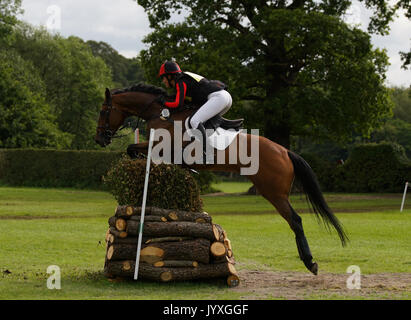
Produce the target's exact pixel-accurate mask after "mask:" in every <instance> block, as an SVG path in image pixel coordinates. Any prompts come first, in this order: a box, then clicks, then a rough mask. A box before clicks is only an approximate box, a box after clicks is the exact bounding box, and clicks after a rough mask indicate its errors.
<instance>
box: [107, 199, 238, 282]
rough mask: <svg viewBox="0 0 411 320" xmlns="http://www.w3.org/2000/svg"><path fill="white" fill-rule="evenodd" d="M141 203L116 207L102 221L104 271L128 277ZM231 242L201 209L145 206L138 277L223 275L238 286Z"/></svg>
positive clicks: (131, 272)
mask: <svg viewBox="0 0 411 320" xmlns="http://www.w3.org/2000/svg"><path fill="white" fill-rule="evenodd" d="M140 214H141V207H133V206H118V207H117V208H116V211H115V215H114V216H112V217H110V218H109V219H108V224H109V229H108V230H107V233H106V244H107V250H106V259H105V265H104V273H105V275H106V276H107V277H109V278H115V277H121V278H133V276H134V269H135V261H136V254H137V242H138V238H137V237H138V233H139V230H140ZM234 264H235V260H234V255H233V250H232V247H231V242H230V240H229V239H228V238H227V233H226V232H225V231H224V230H223V228H222V227H221V226H220V225H218V224H214V223H213V222H212V219H211V217H210V216H209V215H208V214H207V213H206V212H188V211H181V210H170V209H162V208H157V207H146V210H145V216H144V226H143V237H142V245H141V253H140V264H139V271H138V277H139V278H141V279H147V280H155V281H161V282H168V281H182V280H194V279H211V278H225V279H226V280H227V284H228V285H229V286H230V287H234V286H237V285H238V284H239V277H238V275H237V272H236V269H235V267H234Z"/></svg>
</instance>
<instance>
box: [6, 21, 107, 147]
mask: <svg viewBox="0 0 411 320" xmlns="http://www.w3.org/2000/svg"><path fill="white" fill-rule="evenodd" d="M15 38H16V41H15V42H14V43H13V45H12V48H13V49H14V50H16V51H17V52H18V53H19V54H20V55H21V56H22V57H23V59H25V60H26V61H29V62H30V63H31V64H32V65H33V66H34V68H35V69H36V70H37V71H38V73H39V75H40V77H41V79H42V80H43V81H44V84H45V88H46V96H45V98H46V100H47V102H48V103H49V104H50V106H51V108H52V112H53V114H54V115H55V116H56V121H57V123H58V127H59V129H60V130H62V131H64V132H67V133H70V134H71V135H73V140H72V143H71V145H70V148H72V149H88V148H95V143H94V141H93V136H94V134H95V124H96V117H97V114H98V111H99V109H100V107H101V103H102V101H103V99H104V89H105V88H106V87H110V86H111V83H112V82H111V71H110V69H109V68H108V67H107V66H106V64H105V63H104V61H103V60H102V59H101V58H99V57H95V56H94V55H93V53H92V51H91V49H90V48H89V47H88V46H87V45H86V44H85V43H84V41H83V40H81V39H79V38H77V37H69V38H64V37H62V36H60V35H51V34H50V33H48V32H47V31H46V30H44V29H39V28H33V27H31V26H29V25H24V24H21V25H20V28H18V29H17V30H16V32H15Z"/></svg>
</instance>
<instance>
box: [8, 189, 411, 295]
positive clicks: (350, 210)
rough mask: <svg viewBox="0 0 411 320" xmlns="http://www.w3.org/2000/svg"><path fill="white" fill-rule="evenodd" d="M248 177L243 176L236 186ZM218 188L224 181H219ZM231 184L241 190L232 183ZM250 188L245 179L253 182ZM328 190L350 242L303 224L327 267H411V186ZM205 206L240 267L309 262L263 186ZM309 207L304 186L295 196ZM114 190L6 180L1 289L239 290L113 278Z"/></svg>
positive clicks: (302, 207) (306, 219) (293, 266)
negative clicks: (52, 281)
mask: <svg viewBox="0 0 411 320" xmlns="http://www.w3.org/2000/svg"><path fill="white" fill-rule="evenodd" d="M244 187H246V186H241V187H240V186H238V185H237V186H235V188H234V189H235V191H234V192H242V191H238V190H239V189H242V188H244ZM217 188H218V186H217ZM224 188H225V190H224V191H225V192H227V191H230V190H233V189H230V187H229V186H228V185H224ZM246 189H247V188H246ZM401 197H402V195H400V194H384V195H378V194H372V195H364V194H360V195H354V194H326V199H327V200H328V202H329V205H330V206H331V207H332V208H333V209H334V210H335V212H337V216H338V218H339V219H340V220H341V222H342V223H343V224H344V226H345V228H346V230H347V232H348V235H349V237H350V242H349V244H348V246H347V247H345V248H343V247H342V246H341V244H340V242H339V239H338V236H337V235H336V233H335V232H333V231H332V232H331V233H329V232H328V231H327V230H326V229H325V228H324V227H323V226H322V225H321V224H319V223H318V222H317V219H316V218H315V216H314V215H312V214H305V213H303V214H302V215H301V216H302V218H303V224H304V228H305V233H306V236H307V239H308V241H309V244H310V246H311V251H312V253H313V256H314V258H315V260H316V261H317V262H318V264H319V267H320V272H330V273H339V274H344V273H346V270H347V267H348V266H350V265H357V266H359V267H360V268H361V272H362V273H363V274H371V273H402V272H406V273H411V250H410V249H411V235H410V230H411V196H408V198H407V202H406V206H405V210H404V211H403V212H402V213H400V212H399V208H400V204H401ZM203 201H204V210H205V211H207V212H208V213H209V214H211V215H212V217H213V221H214V222H215V223H218V224H220V225H221V226H222V227H223V228H224V229H225V230H226V231H227V233H228V237H229V238H230V240H231V242H232V245H233V251H234V255H235V258H236V261H237V265H236V268H237V270H239V271H241V270H243V269H247V270H273V271H301V272H306V270H305V267H304V265H303V264H302V262H301V261H300V260H299V258H298V253H297V249H296V245H295V240H294V235H293V233H292V231H291V230H290V228H289V227H288V224H287V223H286V222H285V221H284V220H283V219H282V218H281V217H280V216H279V215H278V214H277V213H275V211H274V209H273V208H272V206H271V205H270V204H269V203H268V202H267V201H266V200H264V199H263V198H261V197H260V196H241V195H224V196H218V197H211V196H204V197H203ZM292 203H293V206H294V207H295V208H296V209H297V211H299V212H308V206H307V204H306V201H305V198H304V197H303V196H299V195H295V196H292ZM116 205H117V204H116V201H115V199H114V198H113V197H112V196H111V195H110V194H108V193H105V192H98V191H85V190H81V191H79V190H68V189H37V188H8V187H1V188H0V272H1V275H0V277H1V278H0V279H1V280H0V299H239V298H240V296H242V295H244V293H241V294H240V293H239V292H238V291H234V290H231V289H229V288H227V287H226V285H225V283H224V281H197V282H188V283H167V284H161V283H152V282H146V281H138V282H133V281H128V282H110V281H108V280H107V279H106V278H105V277H104V276H103V274H102V269H103V265H104V255H105V243H104V236H105V232H106V230H107V219H108V217H110V216H111V215H113V212H114V209H115V207H116ZM50 265H57V266H59V267H60V270H61V276H62V282H61V287H62V288H61V290H49V289H47V287H46V281H47V278H48V276H49V275H48V274H47V272H46V270H47V267H48V266H50Z"/></svg>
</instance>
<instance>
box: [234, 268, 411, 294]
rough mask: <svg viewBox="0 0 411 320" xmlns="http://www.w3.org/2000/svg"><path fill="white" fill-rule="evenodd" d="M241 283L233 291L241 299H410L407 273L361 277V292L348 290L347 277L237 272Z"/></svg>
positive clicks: (410, 287) (343, 275) (347, 275)
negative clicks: (242, 294)
mask: <svg viewBox="0 0 411 320" xmlns="http://www.w3.org/2000/svg"><path fill="white" fill-rule="evenodd" d="M239 276H240V279H241V283H240V285H239V286H238V287H235V288H233V289H232V290H234V291H237V292H244V296H241V298H242V299H247V300H253V299H273V298H274V299H276V298H278V299H330V298H333V297H334V298H337V299H411V274H410V273H380V274H370V275H361V289H351V290H350V289H347V279H348V277H349V276H350V274H332V273H324V274H320V275H318V276H314V275H310V274H309V273H303V272H274V271H253V270H241V271H239Z"/></svg>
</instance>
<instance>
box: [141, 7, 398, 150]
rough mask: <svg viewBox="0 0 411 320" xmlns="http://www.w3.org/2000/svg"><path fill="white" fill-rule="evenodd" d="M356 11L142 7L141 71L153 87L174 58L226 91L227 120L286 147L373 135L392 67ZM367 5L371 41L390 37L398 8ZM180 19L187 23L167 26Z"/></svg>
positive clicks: (385, 108) (386, 110)
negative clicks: (238, 120) (353, 18)
mask: <svg viewBox="0 0 411 320" xmlns="http://www.w3.org/2000/svg"><path fill="white" fill-rule="evenodd" d="M351 2H352V1H350V0H321V1H314V0H307V1H300V0H294V1H286V0H277V1H255V0H231V1H217V0H194V1H193V0H190V1H188V0H172V1H171V0H166V1H149V0H137V3H138V4H139V5H141V6H142V7H143V8H144V9H145V10H146V12H147V13H148V16H149V20H150V25H151V28H153V29H154V31H153V32H152V33H151V34H149V35H148V36H147V37H146V38H145V40H144V41H145V42H146V43H147V44H149V46H150V47H149V49H147V50H143V51H142V53H141V59H142V66H144V68H145V70H146V77H147V79H151V80H154V77H155V76H156V74H157V72H158V68H159V66H160V64H161V63H162V62H163V61H164V60H165V59H169V58H170V57H175V58H176V59H177V61H178V62H179V63H180V65H181V66H182V68H183V69H185V70H191V71H194V72H197V73H200V74H203V75H205V76H207V77H209V78H217V79H220V80H222V81H225V82H227V83H228V84H229V86H230V91H231V92H232V93H233V95H234V100H235V105H234V108H233V109H234V110H233V111H235V112H232V113H231V115H233V114H235V113H237V114H242V115H244V116H245V118H246V120H247V122H248V123H249V125H251V126H253V127H259V128H260V129H262V131H263V132H262V133H263V134H264V135H265V136H266V137H268V138H270V139H272V140H274V141H276V142H278V143H280V144H282V145H284V146H286V147H289V146H290V136H291V135H300V136H313V137H317V138H327V139H330V138H331V139H333V140H338V141H347V140H349V139H350V138H351V137H352V133H353V132H357V133H360V134H362V135H369V133H370V131H371V130H372V129H373V128H374V127H376V126H377V125H378V124H379V123H380V119H381V118H384V117H387V116H388V115H389V114H390V111H391V108H392V104H391V102H390V100H389V95H388V90H387V89H386V88H385V87H384V79H385V72H386V68H387V66H388V59H387V55H386V53H385V52H384V51H381V50H378V49H373V48H372V45H371V42H370V35H369V34H368V33H366V32H363V31H361V30H360V29H358V28H356V27H354V26H350V25H347V24H346V23H345V22H344V21H343V20H342V17H343V15H344V14H345V13H346V12H347V9H348V8H349V7H350V5H351ZM365 3H366V5H367V6H369V7H370V8H371V9H373V10H374V11H375V15H374V16H373V17H372V19H371V23H370V32H377V33H384V32H386V31H387V28H388V24H389V22H390V21H391V20H392V19H393V15H394V12H395V10H397V9H396V8H394V7H393V8H392V7H388V6H387V4H386V2H385V1H374V0H365ZM398 6H401V4H399V5H398ZM403 6H405V4H404V5H403ZM182 10H184V11H185V12H188V15H187V17H186V18H185V19H184V21H183V22H180V23H170V22H169V18H170V17H171V14H172V13H179V12H181V11H182ZM239 101H241V103H240V102H239Z"/></svg>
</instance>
